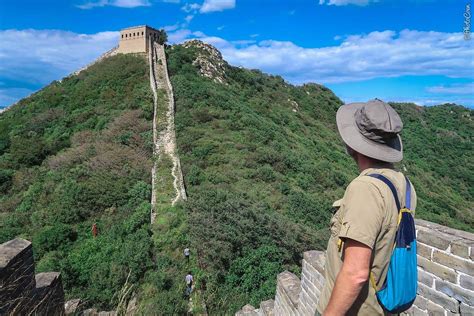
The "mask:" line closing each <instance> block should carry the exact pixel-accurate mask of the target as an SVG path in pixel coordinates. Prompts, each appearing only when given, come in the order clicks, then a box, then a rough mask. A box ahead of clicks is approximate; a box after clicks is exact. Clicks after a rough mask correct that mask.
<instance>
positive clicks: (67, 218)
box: [0, 55, 153, 309]
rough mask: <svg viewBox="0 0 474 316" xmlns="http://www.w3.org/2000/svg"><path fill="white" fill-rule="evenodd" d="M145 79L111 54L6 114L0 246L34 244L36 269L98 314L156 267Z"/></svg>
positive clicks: (137, 65)
mask: <svg viewBox="0 0 474 316" xmlns="http://www.w3.org/2000/svg"><path fill="white" fill-rule="evenodd" d="M148 76H149V75H148V67H147V65H146V63H145V62H144V59H143V57H134V56H123V55H119V56H115V57H111V58H108V59H107V60H105V61H104V62H101V63H99V64H97V65H94V66H92V67H90V68H89V69H88V70H86V71H83V72H81V73H80V74H79V75H75V76H71V77H68V78H65V79H64V80H63V81H62V82H53V83H52V84H51V85H49V86H48V87H46V88H45V89H43V90H41V91H39V92H38V93H36V94H34V95H33V96H31V97H29V98H27V99H24V100H22V101H20V103H19V104H17V105H15V106H13V107H12V108H11V109H10V110H8V111H7V112H5V113H2V115H1V116H0V170H2V171H1V173H0V179H1V185H0V190H1V191H2V194H1V195H0V196H1V197H0V212H1V213H0V242H4V241H6V240H9V239H11V238H15V237H17V236H20V237H23V238H26V239H29V240H32V241H33V248H34V251H35V257H36V261H37V272H42V271H61V273H62V276H63V282H64V286H65V289H66V294H67V297H71V298H77V297H80V298H82V299H83V300H85V301H86V302H87V304H88V305H95V306H96V307H99V308H104V309H108V308H110V307H114V306H116V304H117V301H118V297H117V293H118V292H119V291H120V289H121V288H122V286H123V285H124V283H125V280H126V278H127V276H128V275H129V274H130V277H129V283H132V284H134V283H138V281H139V280H140V279H141V278H142V277H143V276H144V274H145V272H146V271H148V270H149V269H150V268H151V267H152V264H153V262H152V260H151V259H152V256H151V252H152V248H153V243H152V239H151V231H150V227H149V226H150V225H149V214H150V204H149V201H150V193H151V183H150V182H151V181H150V180H151V174H150V171H151V166H152V163H151V160H152V159H151V158H152V157H151V156H152V131H151V129H150V126H151V119H152V104H153V103H152V99H151V91H150V89H149V81H148ZM94 222H96V223H97V226H98V229H99V235H98V237H97V238H93V237H92V234H91V226H92V224H93V223H94Z"/></svg>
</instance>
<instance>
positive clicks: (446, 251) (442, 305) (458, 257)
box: [236, 220, 474, 316]
mask: <svg viewBox="0 0 474 316" xmlns="http://www.w3.org/2000/svg"><path fill="white" fill-rule="evenodd" d="M416 228H417V240H418V244H417V246H418V296H417V298H416V300H415V303H414V305H413V306H412V308H411V309H410V310H408V311H407V313H406V314H408V315H471V316H472V315H474V262H473V257H474V250H473V249H474V234H471V233H468V232H464V231H460V230H456V229H452V228H448V227H444V226H441V225H438V224H434V223H431V222H427V221H424V220H416ZM324 264H325V255H324V253H323V252H321V251H308V252H305V253H304V255H303V261H302V265H303V267H302V268H303V269H302V273H301V279H299V278H298V277H297V276H296V275H294V274H293V273H291V272H288V271H285V272H282V273H280V274H279V275H278V278H277V289H276V294H275V300H274V301H273V300H269V301H265V302H262V303H261V304H260V308H257V309H256V308H254V307H253V306H251V305H246V306H244V307H243V308H242V310H240V311H238V312H237V313H236V315H239V316H242V315H255V316H257V315H272V316H273V315H275V316H277V315H282V316H283V315H314V312H315V311H316V305H317V302H318V299H319V295H320V293H321V289H322V287H323V285H324Z"/></svg>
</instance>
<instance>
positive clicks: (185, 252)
mask: <svg viewBox="0 0 474 316" xmlns="http://www.w3.org/2000/svg"><path fill="white" fill-rule="evenodd" d="M190 254H191V251H190V250H189V248H188V247H186V248H184V258H185V259H186V261H187V262H188V263H189V255H190Z"/></svg>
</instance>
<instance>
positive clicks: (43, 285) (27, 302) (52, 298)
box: [0, 238, 64, 315]
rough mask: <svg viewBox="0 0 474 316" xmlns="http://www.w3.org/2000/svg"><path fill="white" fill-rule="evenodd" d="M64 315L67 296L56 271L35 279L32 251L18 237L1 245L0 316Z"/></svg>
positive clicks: (27, 244)
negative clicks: (65, 296)
mask: <svg viewBox="0 0 474 316" xmlns="http://www.w3.org/2000/svg"><path fill="white" fill-rule="evenodd" d="M29 314H35V315H36V314H37V315H63V314H64V293H63V287H62V282H61V275H60V274H59V273H57V272H49V273H39V274H37V275H36V276H35V266H34V260H33V249H32V247H31V243H30V242H29V241H27V240H24V239H21V238H17V239H14V240H10V241H7V242H5V243H3V244H1V245H0V315H29Z"/></svg>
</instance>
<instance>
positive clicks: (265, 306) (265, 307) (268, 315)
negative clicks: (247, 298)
mask: <svg viewBox="0 0 474 316" xmlns="http://www.w3.org/2000/svg"><path fill="white" fill-rule="evenodd" d="M274 307H275V301H274V300H267V301H263V302H261V303H260V310H261V311H262V313H263V315H265V316H273V308H274Z"/></svg>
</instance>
